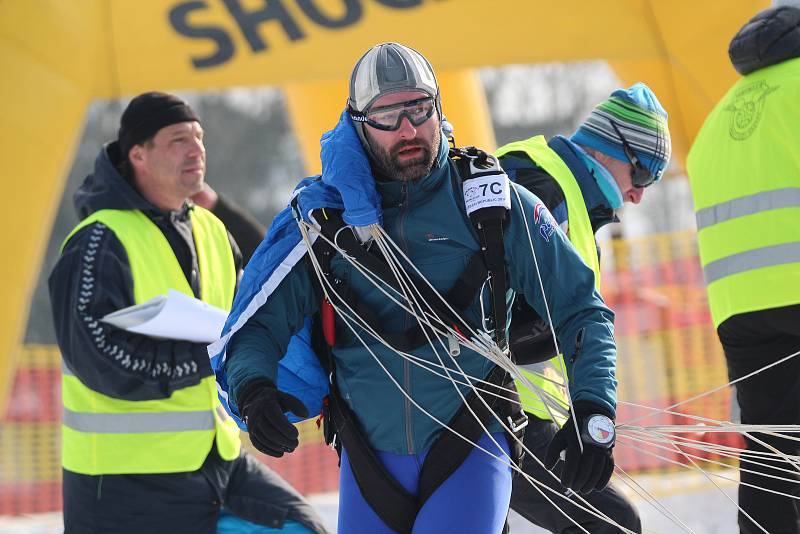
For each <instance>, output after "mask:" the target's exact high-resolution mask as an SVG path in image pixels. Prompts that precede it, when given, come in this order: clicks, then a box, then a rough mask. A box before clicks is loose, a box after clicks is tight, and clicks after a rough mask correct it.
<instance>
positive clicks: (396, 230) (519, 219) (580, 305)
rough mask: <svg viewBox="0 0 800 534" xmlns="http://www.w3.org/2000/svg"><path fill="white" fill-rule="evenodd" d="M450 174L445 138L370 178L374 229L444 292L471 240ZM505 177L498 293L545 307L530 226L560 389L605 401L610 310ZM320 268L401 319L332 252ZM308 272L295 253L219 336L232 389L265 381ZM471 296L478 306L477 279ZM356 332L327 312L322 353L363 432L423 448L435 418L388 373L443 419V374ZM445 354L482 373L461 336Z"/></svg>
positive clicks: (301, 301) (297, 325)
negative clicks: (419, 170)
mask: <svg viewBox="0 0 800 534" xmlns="http://www.w3.org/2000/svg"><path fill="white" fill-rule="evenodd" d="M460 184H461V180H460V178H459V176H458V172H457V170H456V167H455V165H454V164H453V162H452V161H451V160H449V159H448V157H447V150H446V147H442V150H441V151H440V154H439V159H438V160H437V162H436V164H435V166H434V168H433V169H432V171H431V172H430V173H429V174H428V175H427V176H425V177H423V178H420V179H419V180H416V181H413V182H396V181H391V182H378V183H377V191H378V193H379V195H380V197H381V202H382V209H383V227H384V229H385V230H386V232H387V233H388V234H389V236H390V237H391V238H392V240H394V242H395V243H397V245H398V246H400V247H401V248H402V249H403V251H404V253H405V254H406V255H407V256H408V258H410V260H411V261H412V262H413V263H414V265H415V266H416V267H417V268H418V269H419V271H420V272H422V274H423V275H424V276H425V277H426V278H427V279H428V280H429V281H430V282H431V284H432V285H433V286H434V287H435V288H436V289H437V290H438V291H439V292H440V293H446V292H447V290H448V289H449V288H450V287H451V286H452V285H453V283H454V282H455V280H456V279H457V278H458V276H459V274H460V273H461V271H462V270H463V269H464V267H465V266H466V264H467V262H468V260H469V258H470V257H471V256H472V255H473V254H474V253H475V252H476V251H477V250H478V249H479V247H478V241H477V236H476V235H475V233H474V229H473V227H472V225H471V223H470V222H469V220H468V219H467V217H466V212H465V207H464V200H463V194H462V192H461V185H460ZM513 187H514V190H515V191H516V192H517V193H518V194H519V198H517V196H516V194H514V192H513V191H512V209H511V212H510V221H507V226H506V231H505V237H504V239H505V262H506V265H507V286H508V288H509V295H508V297H509V300H510V299H512V298H514V295H518V298H525V299H526V300H527V301H528V303H530V304H531V305H532V306H533V308H534V309H535V310H536V311H537V312H538V313H539V314H540V315H542V316H546V313H545V309H544V306H543V301H542V294H541V291H540V287H539V277H538V276H537V270H536V266H535V262H534V258H533V256H532V254H531V250H530V247H529V244H528V243H529V236H528V233H529V232H530V239H531V240H532V243H533V247H534V250H535V252H536V258H537V260H538V268H539V272H540V273H541V278H542V279H541V282H542V285H543V286H544V292H545V295H546V296H547V302H548V304H549V308H550V314H551V317H552V319H553V325H554V326H555V331H556V335H557V337H558V340H559V344H560V346H561V348H562V351H563V353H564V354H565V355H567V358H566V360H567V369H568V373H569V379H570V390H571V393H572V397H573V399H574V400H584V401H590V402H594V403H596V404H599V405H601V406H603V407H605V408H606V409H607V410H609V411H610V412H611V413H614V411H615V406H616V393H615V391H616V379H615V361H616V347H615V344H614V338H613V313H612V312H611V310H609V309H608V308H607V307H606V306H605V304H604V302H603V300H602V298H601V297H600V295H599V293H598V292H597V291H596V290H595V288H594V274H593V273H592V271H591V269H590V268H589V267H587V266H586V265H585V264H584V263H583V261H582V260H581V259H580V257H579V256H578V254H577V253H576V252H575V250H574V249H573V248H572V245H571V244H570V243H569V241H568V240H567V238H566V237H565V236H564V235H563V233H562V232H561V231H560V229H558V228H557V225H556V223H555V222H554V220H553V219H552V216H551V215H550V214H549V212H548V211H547V209H546V208H545V207H544V206H543V205H542V203H541V201H540V200H539V199H538V198H537V197H536V196H534V195H533V194H531V193H530V192H528V191H527V190H525V189H524V188H522V187H518V186H513ZM520 202H521V203H520ZM535 214H537V216H536V220H535ZM526 224H527V228H526ZM331 270H332V273H333V275H334V276H335V277H337V278H340V279H342V280H346V281H347V282H348V283H349V285H350V287H351V289H352V290H353V291H355V292H356V293H357V294H358V296H359V298H360V299H361V300H362V301H364V302H365V303H366V304H368V305H369V306H370V308H371V309H372V310H374V311H375V313H376V315H377V318H378V320H379V322H380V323H381V324H382V325H383V326H384V328H385V329H386V330H388V331H404V330H406V329H407V328H408V327H410V326H411V325H412V324H413V321H414V319H413V318H412V317H411V316H409V315H408V314H407V313H406V312H405V311H403V310H401V309H399V307H398V306H397V305H396V304H395V303H393V302H392V301H390V300H389V299H388V298H386V297H385V296H384V295H383V294H382V293H380V292H379V291H377V290H376V289H375V287H374V286H373V285H372V283H371V282H369V281H367V280H366V279H365V278H364V277H363V276H362V275H361V274H360V273H359V272H358V271H357V270H356V269H355V268H354V267H352V266H351V265H350V264H349V263H348V262H347V261H346V260H344V259H343V258H341V257H338V256H337V257H334V259H333V260H332V262H331ZM311 276H314V274H313V272H312V271H311V268H310V266H309V265H308V263H307V262H304V261H301V262H299V263H297V264H296V265H295V266H294V267H293V268H292V270H291V271H290V272H289V274H288V275H287V276H286V277H285V278H284V279H283V280H282V281H281V283H280V285H279V286H278V287H277V289H276V290H275V291H274V292H273V293H272V294H271V295H270V297H269V299H268V300H267V302H266V303H265V304H264V305H263V306H261V308H260V309H259V310H258V311H257V312H255V314H254V315H253V316H252V317H250V318H249V319H248V321H247V323H246V324H245V325H244V326H243V327H242V328H241V329H240V330H238V331H237V332H236V333H235V335H234V336H233V337H232V338H231V340H230V343H229V348H228V356H227V363H226V371H227V381H228V385H229V387H230V392H231V395H232V397H233V398H234V399H235V398H236V396H237V393H238V392H239V391H242V390H243V388H244V386H245V385H246V384H247V383H248V382H249V381H251V380H253V379H256V378H265V377H266V378H269V379H271V380H273V381H276V377H277V366H278V361H279V360H280V359H281V357H282V355H283V354H285V353H286V349H287V345H288V343H289V340H290V338H291V336H292V335H294V334H296V333H297V332H298V331H299V330H300V329H301V328H302V327H303V324H304V320H305V318H306V317H308V316H311V315H313V314H314V313H316V312H317V310H318V307H319V296H318V295H316V294H315V290H314V286H313V285H312V280H311ZM480 300H481V299H478V298H476V299H475V302H473V304H472V305H471V306H470V308H469V309H468V310H467V311H466V312H465V317H466V319H467V320H468V321H469V322H470V323H471V324H473V325H480V324H482V323H481V304H480ZM482 300H483V302H484V303H485V306H484V308H485V309H486V310H488V309H489V308H490V304H489V303H490V296H489V295H488V291H485V292H484V295H483V296H482ZM486 313H488V311H487V312H486ZM357 332H358V333H359V334H360V335H361V337H362V339H363V340H365V342H366V343H367V344H368V347H369V350H367V348H365V347H364V345H363V344H362V343H361V341H359V340H358V339H357V338H356V336H355V335H354V334H353V333H352V332H351V331H350V330H349V329H348V327H347V326H345V325H344V324H343V323H342V322H340V321H337V328H336V336H337V338H336V345H335V347H334V348H333V355H334V358H335V362H336V368H337V378H338V384H337V385H338V387H339V389H340V391H341V394H342V396H343V397H344V398H345V400H346V402H347V403H348V404H349V406H350V408H351V409H352V410H353V411H354V412H355V414H356V416H357V417H358V420H359V422H360V423H361V426H362V428H363V430H364V432H365V434H366V437H367V440H368V441H369V442H370V444H371V445H372V447H373V448H375V449H377V450H380V451H388V452H393V453H396V454H415V453H419V452H422V451H424V450H426V449H427V448H429V447H430V445H431V444H432V443H433V441H434V440H435V439H436V437H437V436H438V434H439V432H440V431H441V428H442V427H441V425H440V424H439V423H437V422H436V421H434V420H433V419H431V418H430V417H429V416H428V415H426V414H425V413H423V412H422V411H421V410H420V408H418V407H417V406H415V405H414V403H412V402H411V401H410V400H408V399H407V398H406V397H405V396H404V395H403V393H402V392H401V391H400V390H399V389H398V387H397V385H395V384H394V383H393V381H394V382H396V383H397V384H399V386H400V387H402V389H403V391H405V392H406V393H407V394H408V395H409V396H410V397H411V398H412V399H413V400H414V402H416V403H417V404H419V406H420V407H422V408H423V409H424V410H425V411H427V412H428V413H430V414H431V415H433V416H434V417H435V418H437V419H438V420H439V421H442V422H445V423H446V422H448V421H449V420H450V419H451V418H452V417H453V416H454V414H455V413H456V411H457V410H458V409H459V407H460V406H461V399H460V397H459V395H458V394H457V393H456V391H454V386H453V384H452V383H451V382H450V381H449V380H447V379H446V378H442V377H440V376H437V375H435V374H433V373H432V372H431V371H429V370H426V369H423V368H421V367H419V366H417V365H415V364H413V363H410V362H408V361H407V360H405V359H404V358H402V357H401V356H399V355H398V354H396V353H394V352H393V351H391V350H389V349H386V348H385V347H384V346H382V345H380V344H378V343H376V342H374V340H372V339H371V337H370V336H369V334H366V333H365V332H364V331H361V330H357ZM440 352H441V351H440ZM414 355H415V356H416V357H418V358H421V359H422V360H424V361H427V362H432V363H434V364H437V365H438V364H439V361H438V359H437V356H436V355H435V353H434V352H433V350H432V349H431V347H429V346H423V347H421V348H419V349H417V350H415V351H414ZM448 360H449V359H448ZM379 362H380V363H379ZM445 363H448V367H449V368H451V369H453V368H454V365H452V364H449V362H445ZM457 363H458V365H460V366H461V368H462V369H463V371H464V372H466V373H467V374H468V375H470V376H472V377H479V378H483V377H485V376H486V375H488V374H489V372H490V371H491V369H492V367H493V365H494V364H492V363H491V362H490V361H488V360H486V359H485V358H484V357H482V356H480V355H479V354H477V353H475V352H472V351H470V350H468V349H466V348H464V347H462V350H461V354H460V355H459V356H458V357H457ZM381 365H382V366H384V367H385V368H386V371H384V369H383V368H382V367H381ZM387 371H388V374H389V375H390V376H391V378H390V377H389V376H387ZM461 389H462V393H463V392H465V391H466V387H462V388H461ZM491 429H492V430H499V426H497V425H496V424H495V425H493V427H492V428H491Z"/></svg>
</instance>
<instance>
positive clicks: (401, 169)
mask: <svg viewBox="0 0 800 534" xmlns="http://www.w3.org/2000/svg"><path fill="white" fill-rule="evenodd" d="M441 138H442V133H441V130H439V128H437V129H436V130H435V134H434V137H433V139H432V141H431V144H430V145H428V144H426V143H425V141H423V140H421V139H411V140H409V141H400V142H398V143H396V144H394V145H392V146H391V147H389V148H388V149H384V148H382V147H380V146H377V144H376V143H375V142H373V141H372V140H371V139H369V137H368V140H369V144H370V149H371V152H372V157H373V159H374V163H375V166H376V167H377V168H378V170H379V171H380V173H381V174H383V175H384V176H385V177H386V178H389V179H391V180H399V181H402V182H406V181H413V180H418V179H419V178H422V177H423V176H425V175H426V174H428V173H429V172H430V171H431V168H432V167H433V163H434V162H435V161H436V156H437V155H438V153H439V143H440V142H441ZM407 148H420V149H422V152H421V153H420V154H419V155H418V156H416V157H414V158H411V159H406V160H404V161H402V162H401V161H400V158H399V154H400V151H401V150H404V149H407Z"/></svg>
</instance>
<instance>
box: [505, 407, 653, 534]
mask: <svg viewBox="0 0 800 534" xmlns="http://www.w3.org/2000/svg"><path fill="white" fill-rule="evenodd" d="M529 417H530V422H529V423H528V427H527V428H526V429H525V437H524V438H523V440H522V442H523V443H524V444H525V446H526V447H527V448H528V450H530V451H531V452H533V453H534V454H535V455H536V457H538V458H539V460H543V459H544V455H545V452H546V451H547V445H548V443H550V440H551V439H552V437H553V436H554V435H555V433H556V432H557V431H558V426H557V425H556V424H555V423H553V422H552V421H543V420H541V419H537V418H536V417H531V416H529ZM522 470H523V471H525V472H526V473H528V474H529V475H531V476H532V477H533V478H534V479H536V480H538V481H540V482H543V483H545V484H547V486H549V487H551V488H553V489H555V490H556V491H558V492H559V493H561V494H562V495H564V494H566V492H567V489H566V488H565V487H564V486H562V485H561V483H560V482H558V480H556V479H554V478H553V477H552V476H551V475H550V473H549V472H547V471H546V470H545V469H544V468H543V467H541V466H540V465H539V464H538V463H537V462H536V461H535V460H534V459H533V458H530V457H529V456H528V455H526V456H525V458H524V459H523V461H522ZM540 489H541V488H540ZM542 491H544V492H545V494H546V495H547V497H548V498H549V499H551V500H552V501H553V502H554V503H555V504H556V505H558V507H559V508H560V509H561V510H563V511H564V513H566V515H568V516H569V517H571V518H572V519H573V520H574V521H575V522H577V523H578V524H579V525H581V526H582V527H583V528H584V529H586V530H587V531H589V532H591V533H592V534H616V533H618V532H621V531H620V529H618V528H617V527H615V526H613V525H611V524H609V523H608V522H606V521H605V520H603V519H600V518H598V517H595V516H593V515H592V514H590V513H589V512H586V511H584V510H581V509H580V508H578V507H576V506H575V505H574V504H572V502H580V501H577V500H576V499H575V496H574V495H572V496H571V497H570V499H569V500H565V499H562V498H561V497H559V496H558V495H555V494H553V493H551V492H549V491H547V490H545V489H542ZM583 498H584V499H585V500H586V501H588V502H589V504H591V505H592V506H594V507H595V508H596V509H597V510H599V511H600V512H602V513H604V514H605V515H607V516H608V517H610V518H611V519H613V520H614V521H616V522H617V523H618V524H620V525H622V526H623V527H625V528H627V529H629V530H631V531H633V532H641V531H642V523H641V520H640V519H639V512H638V511H637V510H636V508H635V507H634V506H633V503H631V502H630V501H629V500H628V499H627V497H625V495H623V494H622V492H620V491H619V489H618V488H616V487H615V486H614V484H613V483H612V484H609V485H608V486H607V487H606V488H605V489H604V490H603V491H593V492H592V493H590V494H588V495H583ZM580 504H581V505H582V506H584V507H586V508H589V507H588V506H586V505H585V504H583V503H582V502H580ZM511 508H512V509H513V510H514V511H515V512H517V513H518V514H520V515H521V516H522V517H524V518H525V519H527V520H528V521H530V522H531V523H533V524H535V525H538V526H540V527H542V528H544V529H546V530H549V531H551V532H554V533H557V534H572V533H577V532H582V531H581V530H580V529H579V528H578V527H576V526H575V523H573V522H572V521H570V520H569V519H568V518H567V517H565V516H564V514H562V513H561V512H559V510H558V509H557V508H556V507H554V506H553V505H552V504H550V503H549V502H547V500H545V498H544V497H543V496H542V495H541V494H540V493H539V491H537V490H536V489H535V488H534V487H533V486H532V485H531V483H530V482H528V481H527V480H526V479H525V478H524V477H522V476H516V477H514V483H513V490H512V492H511Z"/></svg>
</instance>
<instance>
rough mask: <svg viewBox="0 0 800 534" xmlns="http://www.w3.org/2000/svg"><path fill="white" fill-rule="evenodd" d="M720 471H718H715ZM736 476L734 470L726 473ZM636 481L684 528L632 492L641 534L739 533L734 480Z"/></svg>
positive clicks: (327, 511) (8, 526) (1, 528)
mask: <svg viewBox="0 0 800 534" xmlns="http://www.w3.org/2000/svg"><path fill="white" fill-rule="evenodd" d="M719 474H722V473H719ZM724 474H725V476H728V477H730V478H736V476H737V475H736V473H735V472H730V473H724ZM636 481H637V482H638V483H639V484H641V485H642V487H644V488H646V489H647V490H648V492H649V493H650V494H651V495H653V496H654V497H655V498H656V499H658V502H659V503H661V505H662V506H663V507H665V508H666V509H668V510H670V511H671V512H672V513H674V514H675V516H676V517H678V518H680V520H681V521H683V523H684V524H685V525H686V527H688V530H687V529H686V528H683V527H680V526H678V525H676V524H675V523H674V522H672V521H671V520H670V519H669V518H668V517H666V515H664V514H663V513H662V512H661V511H660V510H658V509H656V508H655V507H654V506H652V505H650V504H648V503H647V502H646V501H645V499H644V498H641V497H639V496H636V495H635V494H633V493H631V497H632V498H633V499H634V501H635V502H636V503H637V505H638V507H639V512H640V514H641V516H642V523H643V525H644V532H646V533H648V534H650V533H658V534H673V533H677V532H694V533H695V534H730V533H732V532H737V526H736V508H735V507H734V505H733V504H732V503H731V502H730V501H729V500H728V499H727V498H726V496H727V497H729V498H730V499H733V500H734V501H735V499H736V487H735V484H734V483H733V482H730V481H724V480H723V481H722V482H717V483H718V484H719V485H720V487H721V488H722V489H723V490H724V494H723V493H721V492H720V491H719V490H717V489H716V488H714V487H713V485H712V484H711V483H710V482H709V481H708V479H706V478H705V477H703V476H702V475H701V474H697V475H695V474H687V473H685V472H680V473H675V474H667V475H647V476H637V477H636ZM310 499H311V501H312V503H313V504H314V506H315V507H316V508H317V510H319V512H320V514H321V515H322V517H323V519H324V520H325V521H326V523H327V524H328V526H329V527H330V528H331V530H332V531H334V530H335V528H336V510H337V507H338V496H337V494H335V493H329V494H323V495H313V496H311V497H310ZM509 522H510V526H511V532H512V533H517V534H519V533H532V534H539V533H543V532H545V531H544V530H541V529H539V528H536V527H534V526H532V525H531V524H530V523H528V522H527V521H525V520H524V519H522V518H521V517H520V516H518V515H516V514H514V513H513V512H512V513H511V516H510V519H509ZM61 532H63V530H62V526H61V514H58V513H55V514H41V515H35V516H27V517H0V533H2V534H57V533H58V534H60V533H61Z"/></svg>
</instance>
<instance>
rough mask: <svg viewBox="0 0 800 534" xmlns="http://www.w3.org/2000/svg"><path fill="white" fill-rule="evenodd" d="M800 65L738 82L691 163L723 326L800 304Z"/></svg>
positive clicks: (710, 283) (703, 255)
mask: <svg viewBox="0 0 800 534" xmlns="http://www.w3.org/2000/svg"><path fill="white" fill-rule="evenodd" d="M798 118H800V59H793V60H790V61H785V62H783V63H779V64H777V65H773V66H771V67H767V68H764V69H761V70H757V71H755V72H753V73H751V74H748V75H747V76H745V77H743V78H742V79H741V80H739V81H738V82H737V83H736V84H734V86H733V87H731V89H730V90H729V91H728V93H727V94H726V95H725V96H724V97H723V98H722V100H721V101H720V102H719V103H718V104H717V105H716V107H715V108H714V109H713V110H712V111H711V114H709V116H708V118H706V121H705V123H704V124H703V127H702V128H701V130H700V132H699V133H698V135H697V139H696V140H695V142H694V145H693V146H692V149H691V151H690V152H689V156H688V158H687V169H688V174H689V179H690V181H691V186H692V196H693V198H694V208H695V214H696V217H697V230H698V233H697V238H698V246H699V249H700V263H701V264H702V266H703V275H704V277H705V282H706V289H707V291H708V303H709V307H710V308H711V317H712V319H713V321H714V326H719V325H720V324H721V323H722V322H723V321H725V320H726V319H728V318H729V317H731V316H733V315H737V314H741V313H746V312H753V311H758V310H765V309H770V308H778V307H781V306H790V305H794V304H798V303H800V128H798Z"/></svg>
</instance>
